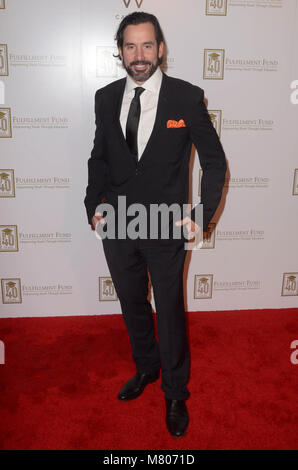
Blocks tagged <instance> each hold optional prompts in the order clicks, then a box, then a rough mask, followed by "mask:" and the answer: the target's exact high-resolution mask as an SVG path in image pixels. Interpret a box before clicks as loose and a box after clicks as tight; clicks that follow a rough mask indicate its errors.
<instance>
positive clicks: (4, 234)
mask: <svg viewBox="0 0 298 470" xmlns="http://www.w3.org/2000/svg"><path fill="white" fill-rule="evenodd" d="M1 251H2V252H6V253H7V252H10V251H19V248H18V229H17V226H16V225H0V252H1Z"/></svg>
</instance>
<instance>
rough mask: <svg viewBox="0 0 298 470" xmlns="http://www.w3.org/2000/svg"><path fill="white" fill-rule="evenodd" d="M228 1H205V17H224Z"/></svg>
mask: <svg viewBox="0 0 298 470" xmlns="http://www.w3.org/2000/svg"><path fill="white" fill-rule="evenodd" d="M227 3H228V0H206V15H207V16H208V15H211V16H226V14H227Z"/></svg>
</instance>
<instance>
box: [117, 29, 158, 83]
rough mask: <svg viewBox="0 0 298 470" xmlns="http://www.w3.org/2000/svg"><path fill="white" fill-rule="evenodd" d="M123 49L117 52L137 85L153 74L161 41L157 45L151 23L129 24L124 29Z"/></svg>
mask: <svg viewBox="0 0 298 470" xmlns="http://www.w3.org/2000/svg"><path fill="white" fill-rule="evenodd" d="M123 36H124V37H123V50H121V49H119V54H120V57H121V59H122V62H123V65H124V67H125V69H126V71H127V73H128V74H129V75H130V76H131V78H132V79H133V80H134V81H135V82H136V83H137V84H139V85H141V84H142V83H144V82H145V81H146V80H148V78H150V77H151V75H153V73H154V72H155V70H156V69H157V67H158V65H157V64H158V58H160V57H162V54H163V47H164V45H163V43H161V44H160V45H159V47H157V42H156V38H155V29H154V26H153V24H152V23H141V24H138V25H129V26H127V27H126V28H125V30H124V35H123Z"/></svg>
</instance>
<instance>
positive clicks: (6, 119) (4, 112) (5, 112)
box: [0, 108, 12, 138]
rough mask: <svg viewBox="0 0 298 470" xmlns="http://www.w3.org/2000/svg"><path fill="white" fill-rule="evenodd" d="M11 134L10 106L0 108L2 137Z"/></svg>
mask: <svg viewBox="0 0 298 470" xmlns="http://www.w3.org/2000/svg"><path fill="white" fill-rule="evenodd" d="M11 136H12V135H11V113H10V108H0V138H4V137H11Z"/></svg>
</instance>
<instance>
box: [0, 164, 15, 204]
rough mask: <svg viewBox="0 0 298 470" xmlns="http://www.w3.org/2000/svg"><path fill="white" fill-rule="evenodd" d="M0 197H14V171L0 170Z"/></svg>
mask: <svg viewBox="0 0 298 470" xmlns="http://www.w3.org/2000/svg"><path fill="white" fill-rule="evenodd" d="M0 197H15V181H14V170H12V169H9V170H7V169H0Z"/></svg>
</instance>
